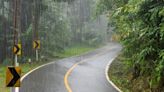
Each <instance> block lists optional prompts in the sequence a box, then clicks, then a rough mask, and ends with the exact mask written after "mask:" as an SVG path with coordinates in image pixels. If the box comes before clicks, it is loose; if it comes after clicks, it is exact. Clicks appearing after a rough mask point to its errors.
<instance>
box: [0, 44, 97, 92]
mask: <svg viewBox="0 0 164 92" xmlns="http://www.w3.org/2000/svg"><path fill="white" fill-rule="evenodd" d="M94 49H96V47H91V46H85V45H75V46H73V47H70V48H68V49H66V50H65V51H64V52H63V53H59V54H57V55H58V57H60V58H66V57H71V56H74V55H81V54H83V53H85V52H88V51H91V50H94ZM45 63H48V62H43V61H42V62H37V63H36V62H35V63H32V64H28V63H27V64H21V65H20V67H21V69H22V75H24V74H26V73H27V72H28V71H30V70H32V69H34V68H36V67H38V66H40V65H42V64H45ZM5 77H6V66H3V65H0V92H9V88H6V87H5V85H6V84H5Z"/></svg>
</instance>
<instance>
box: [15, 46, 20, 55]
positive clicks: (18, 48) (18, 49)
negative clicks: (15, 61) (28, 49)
mask: <svg viewBox="0 0 164 92" xmlns="http://www.w3.org/2000/svg"><path fill="white" fill-rule="evenodd" d="M15 47H16V49H17V50H16V52H15V54H17V53H18V52H19V47H18V45H15Z"/></svg>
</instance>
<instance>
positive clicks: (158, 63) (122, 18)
mask: <svg viewBox="0 0 164 92" xmlns="http://www.w3.org/2000/svg"><path fill="white" fill-rule="evenodd" d="M109 1H111V2H113V1H112V0H103V2H102V1H100V2H101V3H99V4H98V5H99V6H101V5H104V6H103V7H102V6H101V8H100V9H99V8H98V9H99V10H101V9H102V8H104V7H107V8H105V11H110V12H113V14H112V15H111V16H110V17H112V18H113V19H112V18H110V21H111V20H112V23H113V24H114V26H115V30H116V32H117V33H118V34H119V36H120V37H121V39H120V40H121V42H122V43H123V46H124V51H123V52H124V57H126V58H127V60H126V62H127V63H128V66H129V67H133V69H134V71H133V78H134V79H136V78H138V77H139V76H146V77H148V78H149V85H150V88H156V91H157V90H158V91H160V92H161V89H162V87H163V84H164V83H163V80H164V78H163V76H164V72H163V70H164V63H163V61H164V58H163V57H164V54H163V53H164V52H163V50H164V35H163V34H164V31H163V30H164V27H163V26H164V1H163V0H125V1H124V0H121V1H122V2H117V1H119V0H116V1H114V6H117V7H114V8H111V7H109V6H111V5H110V4H105V3H104V2H109ZM99 6H98V7H99ZM152 91H153V90H152Z"/></svg>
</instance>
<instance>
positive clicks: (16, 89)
mask: <svg viewBox="0 0 164 92" xmlns="http://www.w3.org/2000/svg"><path fill="white" fill-rule="evenodd" d="M98 49H100V48H98ZM96 50H97V49H96ZM93 51H95V50H93ZM93 51H92V50H91V51H88V52H85V53H83V54H81V55H75V56H71V57H68V58H73V57H78V56H82V55H85V54H87V53H90V52H93ZM63 59H66V58H63ZM60 60H62V59H60ZM54 63H56V62H55V61H52V62H50V63H47V64H43V65H41V66H38V67H36V68H34V69H32V70H30V71H29V72H27V73H26V74H25V75H23V76H22V77H21V82H22V81H23V79H24V78H26V77H27V76H28V75H29V74H31V73H32V72H34V71H36V70H38V69H40V68H42V67H44V66H47V65H50V64H54ZM15 92H19V88H18V87H16V88H15Z"/></svg>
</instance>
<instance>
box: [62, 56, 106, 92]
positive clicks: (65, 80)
mask: <svg viewBox="0 0 164 92" xmlns="http://www.w3.org/2000/svg"><path fill="white" fill-rule="evenodd" d="M103 54H105V53H100V54H97V55H95V56H93V57H91V58H88V59H84V60H82V61H80V62H78V63H75V64H74V65H73V66H72V67H71V68H70V69H69V70H68V71H67V73H66V74H65V76H64V84H65V87H66V89H67V91H68V92H73V91H72V89H71V87H70V84H69V82H68V77H69V76H70V74H71V73H72V71H73V70H74V69H75V68H76V67H77V66H78V65H79V64H81V63H84V62H86V61H88V60H92V59H95V57H97V56H101V55H103Z"/></svg>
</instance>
